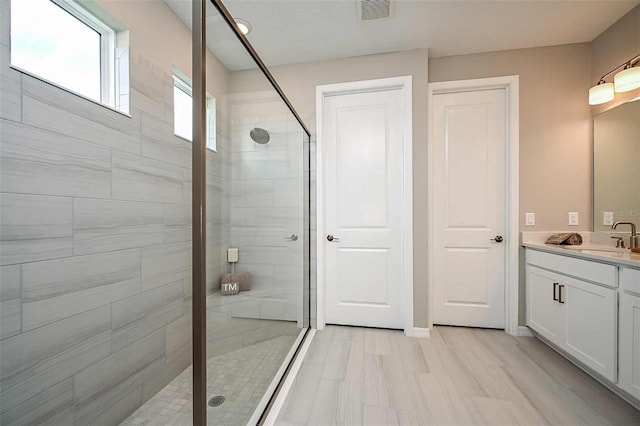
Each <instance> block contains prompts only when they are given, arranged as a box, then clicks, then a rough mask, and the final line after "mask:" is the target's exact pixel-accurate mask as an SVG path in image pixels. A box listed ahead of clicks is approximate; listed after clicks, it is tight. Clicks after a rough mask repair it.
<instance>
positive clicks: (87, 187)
mask: <svg viewBox="0 0 640 426" xmlns="http://www.w3.org/2000/svg"><path fill="white" fill-rule="evenodd" d="M1 124H2V145H0V183H1V184H0V188H1V190H2V191H5V192H17V193H26V194H44V195H67V196H76V197H91V198H110V197H111V151H110V150H109V149H107V148H104V147H102V146H99V145H94V144H92V143H88V142H83V141H80V140H78V139H73V138H70V137H67V136H63V135H60V134H57V133H53V132H48V131H44V130H39V129H36V128H33V127H29V126H24V125H21V124H18V123H12V122H9V121H2V123H1Z"/></svg>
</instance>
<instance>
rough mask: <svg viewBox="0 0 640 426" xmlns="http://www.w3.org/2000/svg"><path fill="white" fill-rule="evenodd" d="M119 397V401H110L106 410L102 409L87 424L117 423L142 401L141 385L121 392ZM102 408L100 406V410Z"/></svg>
mask: <svg viewBox="0 0 640 426" xmlns="http://www.w3.org/2000/svg"><path fill="white" fill-rule="evenodd" d="M119 397H120V400H119V401H116V402H113V403H111V404H110V405H109V406H108V407H107V408H106V410H104V411H102V412H101V413H100V414H99V415H98V416H96V417H95V418H94V419H93V420H91V422H89V423H88V424H87V425H88V426H105V425H119V424H120V423H122V422H123V421H124V420H125V419H126V418H127V417H129V416H130V415H131V413H133V412H134V411H136V410H137V409H138V408H139V407H140V406H141V405H142V404H143V403H144V400H143V399H142V386H138V387H135V388H133V390H131V391H130V392H126V393H123V394H122V395H120V396H119ZM104 408H105V407H100V409H101V410H102V409H104Z"/></svg>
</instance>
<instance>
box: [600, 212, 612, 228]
mask: <svg viewBox="0 0 640 426" xmlns="http://www.w3.org/2000/svg"><path fill="white" fill-rule="evenodd" d="M602 224H603V225H609V226H611V225H613V212H604V218H603V220H602Z"/></svg>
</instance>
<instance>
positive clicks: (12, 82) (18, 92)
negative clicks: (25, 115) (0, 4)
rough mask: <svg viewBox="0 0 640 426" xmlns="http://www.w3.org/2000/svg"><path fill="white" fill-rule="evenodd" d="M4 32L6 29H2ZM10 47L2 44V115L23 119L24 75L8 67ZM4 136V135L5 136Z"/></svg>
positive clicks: (0, 59)
mask: <svg viewBox="0 0 640 426" xmlns="http://www.w3.org/2000/svg"><path fill="white" fill-rule="evenodd" d="M2 32H3V33H4V29H3V30H2ZM9 62H10V59H9V47H8V45H4V44H3V45H0V63H1V64H2V65H1V67H0V87H2V96H0V117H2V118H4V119H7V120H12V121H21V120H22V77H21V74H20V73H19V72H18V71H16V70H13V69H11V68H9V67H8V64H9ZM3 137H4V136H3Z"/></svg>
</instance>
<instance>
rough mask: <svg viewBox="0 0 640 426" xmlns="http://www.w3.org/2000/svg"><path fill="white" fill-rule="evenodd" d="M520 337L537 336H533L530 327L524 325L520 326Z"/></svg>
mask: <svg viewBox="0 0 640 426" xmlns="http://www.w3.org/2000/svg"><path fill="white" fill-rule="evenodd" d="M518 336H523V337H533V336H535V335H534V334H533V332H532V331H531V330H529V327H527V326H524V325H520V326H518Z"/></svg>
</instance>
